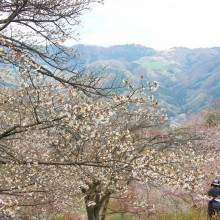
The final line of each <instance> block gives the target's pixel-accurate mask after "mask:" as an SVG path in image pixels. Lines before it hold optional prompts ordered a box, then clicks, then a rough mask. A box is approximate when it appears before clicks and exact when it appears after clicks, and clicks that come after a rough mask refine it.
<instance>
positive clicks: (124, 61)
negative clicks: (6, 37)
mask: <svg viewBox="0 0 220 220" xmlns="http://www.w3.org/2000/svg"><path fill="white" fill-rule="evenodd" d="M73 48H74V49H77V50H78V51H79V52H80V53H81V54H82V58H83V59H84V61H85V63H86V64H88V65H92V66H104V65H108V67H109V68H108V71H110V72H111V73H114V72H115V73H116V72H117V73H124V75H125V77H128V78H132V81H134V80H136V81H138V80H139V79H140V75H141V74H142V75H144V78H145V79H146V81H151V80H153V81H154V80H155V81H158V82H159V83H160V87H159V88H158V90H157V92H156V93H155V96H156V97H157V98H158V99H159V101H160V103H161V105H162V106H164V107H165V108H166V109H167V113H168V115H169V116H171V117H176V116H178V117H180V116H186V115H188V114H191V113H193V112H197V111H200V110H201V109H202V108H203V107H205V106H207V105H209V104H210V103H211V102H212V101H213V100H215V99H218V98H219V97H220V48H218V47H215V48H197V49H189V48H184V47H175V48H172V49H170V50H154V49H152V48H148V47H144V46H141V45H136V44H126V45H115V46H111V47H106V48H105V47H100V46H95V45H83V44H78V45H75V46H74V47H73Z"/></svg>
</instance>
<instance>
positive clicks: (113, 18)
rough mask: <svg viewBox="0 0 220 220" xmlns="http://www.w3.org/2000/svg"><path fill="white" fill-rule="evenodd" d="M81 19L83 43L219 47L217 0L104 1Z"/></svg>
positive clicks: (218, 3)
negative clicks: (103, 3)
mask: <svg viewBox="0 0 220 220" xmlns="http://www.w3.org/2000/svg"><path fill="white" fill-rule="evenodd" d="M82 19H83V21H84V22H83V27H82V28H80V29H79V32H80V35H81V41H80V42H81V43H85V44H96V45H100V46H109V45H115V44H126V43H136V44H142V45H145V46H149V47H153V48H156V49H165V48H166V49H168V48H171V47H174V46H184V47H190V48H195V47H213V46H220V29H219V20H220V1H219V0H182V1H181V0H179V1H178V0H106V1H105V5H94V8H93V11H91V12H86V13H85V15H84V16H83V17H82Z"/></svg>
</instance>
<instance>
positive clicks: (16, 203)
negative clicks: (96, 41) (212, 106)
mask: <svg viewBox="0 0 220 220" xmlns="http://www.w3.org/2000/svg"><path fill="white" fill-rule="evenodd" d="M92 3H102V1H98V0H65V1H60V0H48V1H38V0H30V1H28V0H16V1H8V0H3V1H1V4H0V11H1V16H0V31H1V32H0V46H1V48H0V62H1V64H3V65H4V69H2V74H1V78H2V79H1V84H2V86H1V87H0V116H1V117H0V169H1V173H0V175H1V178H0V196H1V197H0V212H1V213H0V216H1V217H2V218H3V217H4V218H6V216H10V217H11V218H13V215H14V216H15V219H16V218H17V216H18V215H19V213H21V214H22V212H21V210H19V211H16V208H19V207H26V206H42V205H44V204H51V203H53V204H54V205H55V206H57V207H58V206H59V205H60V204H66V205H67V206H72V207H73V206H75V207H77V205H80V204H81V203H82V201H84V204H85V210H86V212H87V217H88V219H89V220H98V219H102V220H104V219H105V218H106V214H107V208H108V203H109V200H110V199H111V197H112V196H115V195H117V196H119V197H120V196H123V193H124V192H126V190H127V188H128V186H129V185H130V184H131V183H132V182H133V181H139V182H142V183H144V184H145V183H146V184H150V183H151V184H153V183H154V184H170V185H175V186H180V187H184V188H187V189H192V188H193V187H195V186H199V183H198V182H197V181H198V180H199V179H201V178H203V175H202V172H201V171H200V169H199V168H197V166H198V164H200V162H201V157H200V156H198V155H196V154H195V152H194V150H193V148H192V146H191V143H189V140H192V137H191V136H190V135H188V133H187V132H182V131H181V132H173V133H168V132H164V131H160V132H159V133H152V132H151V131H152V129H153V128H155V127H156V126H159V127H158V129H159V128H160V129H161V127H160V126H161V125H162V123H163V121H164V120H165V119H166V115H165V114H164V113H163V112H162V111H161V109H160V108H159V107H158V101H157V100H156V99H155V98H154V97H153V95H152V94H151V92H152V91H153V90H156V89H157V87H158V83H157V82H153V83H149V84H148V85H140V86H136V87H135V86H133V85H132V84H131V83H130V82H129V81H128V80H125V81H124V83H125V86H126V87H127V89H126V90H125V92H124V93H123V94H118V93H117V92H116V91H115V90H113V86H114V84H113V83H114V79H113V80H112V83H108V85H110V86H109V88H105V87H104V86H103V82H104V81H103V80H104V77H105V76H104V75H100V72H93V71H92V70H91V69H89V68H87V67H84V66H83V65H82V63H81V62H80V59H79V54H78V52H77V51H70V50H69V49H68V48H66V47H63V46H61V44H62V43H63V42H64V41H65V40H67V39H68V38H71V37H72V38H74V39H76V35H74V34H73V31H74V27H76V26H77V25H78V24H79V22H80V16H81V14H82V13H83V11H85V10H87V9H90V8H91V4H92ZM12 66H13V67H15V69H13V67H12ZM108 80H109V79H108ZM145 89H146V90H145ZM147 89H148V90H150V91H149V92H146V91H147ZM183 165H184V166H183ZM73 196H74V197H75V198H76V196H77V199H74V200H73ZM141 205H142V206H145V207H147V208H149V204H141Z"/></svg>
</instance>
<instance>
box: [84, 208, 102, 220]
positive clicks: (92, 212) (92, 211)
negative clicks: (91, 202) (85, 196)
mask: <svg viewBox="0 0 220 220" xmlns="http://www.w3.org/2000/svg"><path fill="white" fill-rule="evenodd" d="M86 211H87V217H88V220H99V211H98V209H97V208H96V207H95V206H87V207H86Z"/></svg>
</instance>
